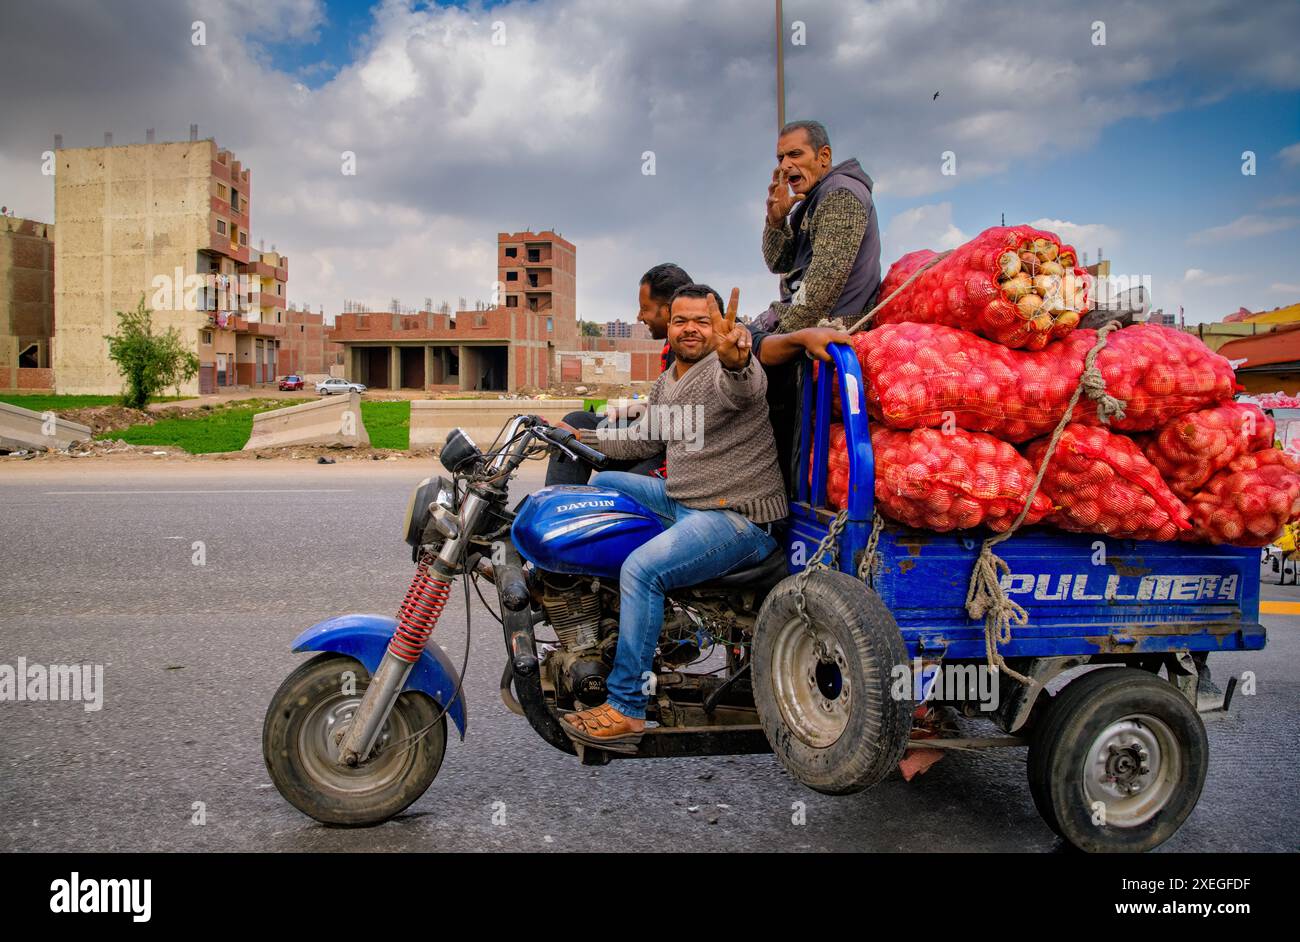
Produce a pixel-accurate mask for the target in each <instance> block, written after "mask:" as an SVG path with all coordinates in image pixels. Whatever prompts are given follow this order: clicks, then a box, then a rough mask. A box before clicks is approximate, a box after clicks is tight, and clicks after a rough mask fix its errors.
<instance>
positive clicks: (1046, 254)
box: [1034, 239, 1061, 262]
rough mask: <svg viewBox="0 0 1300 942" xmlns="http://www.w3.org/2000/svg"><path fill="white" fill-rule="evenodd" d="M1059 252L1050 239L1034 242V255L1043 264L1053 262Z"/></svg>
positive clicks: (1058, 247)
mask: <svg viewBox="0 0 1300 942" xmlns="http://www.w3.org/2000/svg"><path fill="white" fill-rule="evenodd" d="M1060 251H1061V247H1060V246H1059V245H1057V244H1056V243H1055V242H1052V241H1051V240H1050V239H1035V240H1034V253H1035V254H1036V255H1037V256H1038V257H1039V259H1041V260H1042V261H1044V262H1051V261H1055V260H1056V256H1057V255H1058V254H1059V253H1060Z"/></svg>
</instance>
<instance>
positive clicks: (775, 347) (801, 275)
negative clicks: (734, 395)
mask: <svg viewBox="0 0 1300 942" xmlns="http://www.w3.org/2000/svg"><path fill="white" fill-rule="evenodd" d="M776 161H777V166H776V169H775V170H773V171H772V182H771V184H770V185H769V186H768V188H767V224H766V225H765V226H764V228H763V260H764V261H765V262H766V263H767V267H768V270H769V271H772V272H774V273H776V274H779V275H780V276H781V300H780V301H776V302H774V303H773V304H772V305H771V306H770V307H769V308H768V309H767V310H766V311H764V312H763V313H762V314H760V315H759V316H758V317H757V318H755V319H754V321H753V324H752V326H753V342H754V355H755V356H756V357H758V359H759V361H760V362H761V363H762V364H763V366H764V368H765V369H766V370H767V380H768V385H767V403H768V412H769V414H770V416H771V420H772V430H773V432H774V433H775V435H776V448H777V453H778V456H779V460H780V463H781V473H782V474H783V475H784V477H785V481H786V487H787V488H788V489H790V493H793V486H794V481H795V479H796V476H797V472H796V470H795V469H794V467H793V464H794V459H795V436H796V434H797V432H798V425H799V402H798V388H799V371H800V369H801V368H802V365H803V360H804V354H805V353H807V354H808V355H809V356H812V357H815V358H816V359H819V360H829V359H830V357H829V355H828V354H827V352H826V346H827V344H829V343H848V342H849V335H848V334H847V333H845V332H844V331H843V330H841V329H839V328H830V327H818V326H817V325H818V324H819V323H820V322H821V321H822V320H823V319H830V320H831V321H832V322H838V323H839V325H840V326H841V327H843V326H845V321H846V319H847V320H849V321H854V320H857V319H858V317H859V316H860V315H862V314H864V313H865V312H866V311H868V310H870V309H871V307H872V306H873V305H874V304H875V301H876V294H877V291H878V290H879V288H880V231H879V229H878V228H877V225H876V206H875V202H874V201H873V200H872V197H871V187H872V183H871V177H869V176H867V175H866V173H864V172H863V170H862V167H861V166H860V165H859V164H858V161H857V160H856V159H850V160H846V161H844V162H843V163H839V164H835V165H832V164H831V142H830V138H829V136H828V135H827V134H826V128H825V127H823V126H822V125H821V123H820V122H818V121H794V122H791V123H790V124H787V125H786V126H785V127H783V128H782V129H781V131H780V132H779V133H778V134H777V140H776Z"/></svg>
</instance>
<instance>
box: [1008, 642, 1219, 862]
mask: <svg viewBox="0 0 1300 942" xmlns="http://www.w3.org/2000/svg"><path fill="white" fill-rule="evenodd" d="M1142 755H1146V756H1147V758H1145V759H1143V758H1140V757H1141V756H1142ZM1143 762H1146V763H1148V764H1147V766H1146V767H1147V768H1148V769H1149V774H1147V775H1143V774H1140V770H1141V765H1140V763H1143ZM1208 765H1209V741H1208V739H1207V738H1206V735H1205V724H1204V723H1202V722H1201V717H1200V714H1198V713H1197V712H1196V710H1195V709H1194V708H1193V707H1192V705H1191V704H1190V703H1188V702H1187V699H1186V698H1185V697H1184V696H1183V695H1182V694H1181V693H1179V692H1178V690H1177V688H1175V687H1174V685H1173V684H1171V683H1169V682H1168V681H1165V680H1161V679H1160V678H1159V677H1157V676H1155V675H1153V674H1150V673H1148V672H1146V671H1142V670H1136V669H1134V668H1128V667H1120V668H1113V667H1103V668H1098V669H1097V670H1093V671H1089V672H1088V673H1086V674H1084V675H1082V676H1081V677H1079V678H1077V679H1075V680H1073V681H1071V682H1070V683H1069V684H1067V685H1066V686H1065V689H1064V690H1062V691H1061V692H1060V694H1058V695H1057V696H1056V698H1055V699H1054V700H1053V701H1052V704H1051V706H1050V708H1049V709H1048V710H1047V712H1046V715H1045V716H1044V717H1043V721H1042V722H1041V723H1040V724H1039V725H1038V727H1037V729H1035V730H1034V733H1033V735H1032V737H1031V739H1030V744H1029V761H1028V774H1029V790H1030V794H1031V795H1032V796H1033V799H1034V805H1035V806H1036V807H1037V808H1038V812H1039V814H1040V815H1042V817H1043V820H1044V821H1045V822H1046V823H1047V825H1048V827H1050V828H1051V829H1052V830H1053V831H1055V832H1056V833H1057V834H1059V835H1060V836H1061V838H1062V839H1063V840H1065V841H1066V843H1068V844H1069V845H1071V846H1072V847H1074V848H1077V849H1079V850H1083V851H1087V852H1089V853H1100V852H1108V851H1128V852H1142V851H1147V850H1151V849H1152V848H1153V847H1158V846H1159V845H1160V844H1163V843H1164V842H1165V841H1167V840H1168V839H1169V838H1170V837H1172V836H1173V834H1174V832H1176V831H1177V830H1178V828H1179V827H1181V826H1182V823H1183V822H1184V821H1185V820H1186V819H1187V816H1188V815H1189V814H1191V813H1192V809H1193V808H1194V807H1196V802H1197V800H1198V799H1199V798H1200V796H1201V789H1202V787H1203V786H1204V785H1205V773H1206V769H1207V767H1208ZM1094 770H1095V771H1094ZM1107 782H1109V784H1107ZM1124 782H1128V783H1129V784H1130V785H1132V786H1137V788H1138V790H1137V791H1136V792H1134V793H1132V794H1129V795H1128V796H1123V795H1119V794H1111V792H1112V791H1113V790H1115V789H1118V788H1119V787H1120V786H1121V784H1122V783H1124ZM1097 802H1100V803H1101V804H1102V805H1103V806H1104V808H1105V815H1104V818H1103V819H1102V820H1104V822H1105V823H1104V824H1101V823H1098V824H1094V823H1093V819H1094V810H1093V809H1094V805H1095V804H1096V803H1097Z"/></svg>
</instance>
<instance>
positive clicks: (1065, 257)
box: [1056, 252, 1075, 268]
mask: <svg viewBox="0 0 1300 942" xmlns="http://www.w3.org/2000/svg"><path fill="white" fill-rule="evenodd" d="M1056 260H1057V261H1058V262H1060V263H1061V265H1062V267H1064V268H1073V267H1074V266H1075V259H1074V253H1073V252H1062V253H1061V254H1060V255H1058V256H1057V257H1056Z"/></svg>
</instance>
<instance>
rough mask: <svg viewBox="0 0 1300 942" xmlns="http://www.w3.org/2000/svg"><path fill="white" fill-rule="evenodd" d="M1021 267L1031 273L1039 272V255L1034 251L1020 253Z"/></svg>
mask: <svg viewBox="0 0 1300 942" xmlns="http://www.w3.org/2000/svg"><path fill="white" fill-rule="evenodd" d="M1020 268H1021V270H1022V271H1027V272H1029V274H1031V275H1036V274H1038V256H1037V255H1035V254H1034V253H1033V252H1021V253H1020Z"/></svg>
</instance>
